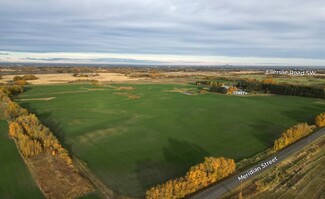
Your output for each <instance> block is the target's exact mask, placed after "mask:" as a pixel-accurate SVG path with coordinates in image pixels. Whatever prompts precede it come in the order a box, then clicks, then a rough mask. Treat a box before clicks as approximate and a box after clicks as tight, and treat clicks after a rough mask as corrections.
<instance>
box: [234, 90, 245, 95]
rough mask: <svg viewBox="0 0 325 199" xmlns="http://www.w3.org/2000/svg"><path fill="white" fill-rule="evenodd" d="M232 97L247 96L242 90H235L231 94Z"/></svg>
mask: <svg viewBox="0 0 325 199" xmlns="http://www.w3.org/2000/svg"><path fill="white" fill-rule="evenodd" d="M232 94H233V95H247V94H248V93H247V92H246V91H243V90H237V91H234V92H233V93H232Z"/></svg>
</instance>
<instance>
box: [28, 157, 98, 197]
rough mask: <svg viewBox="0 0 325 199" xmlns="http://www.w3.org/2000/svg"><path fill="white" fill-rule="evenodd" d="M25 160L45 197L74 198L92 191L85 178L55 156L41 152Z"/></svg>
mask: <svg viewBox="0 0 325 199" xmlns="http://www.w3.org/2000/svg"><path fill="white" fill-rule="evenodd" d="M25 162H26V164H27V166H28V167H29V169H30V170H31V173H32V174H33V176H34V178H35V179H36V181H37V183H38V185H39V187H40V189H41V190H42V192H43V193H44V195H45V196H46V197H47V198H53V199H56V198H57V199H61V198H76V197H79V196H82V195H85V194H87V193H89V192H91V191H94V188H93V186H92V184H91V183H90V182H89V181H88V180H87V179H85V178H83V177H81V175H80V174H79V173H78V172H77V171H75V170H74V169H73V168H72V167H69V166H67V164H66V163H65V162H64V161H63V160H62V159H60V158H57V157H56V156H52V155H49V154H41V155H38V156H35V157H32V158H25Z"/></svg>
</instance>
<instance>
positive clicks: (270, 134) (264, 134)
mask: <svg viewBox="0 0 325 199" xmlns="http://www.w3.org/2000/svg"><path fill="white" fill-rule="evenodd" d="M251 126H252V127H253V128H254V129H255V133H254V136H255V137H256V138H257V139H259V140H260V141H261V142H262V143H263V144H264V145H265V146H267V147H270V146H272V145H273V142H274V140H275V139H277V138H278V137H279V136H280V134H281V133H282V131H283V130H284V129H285V127H283V126H279V125H275V124H274V123H272V122H269V121H265V120H258V121H257V122H256V124H254V125H251Z"/></svg>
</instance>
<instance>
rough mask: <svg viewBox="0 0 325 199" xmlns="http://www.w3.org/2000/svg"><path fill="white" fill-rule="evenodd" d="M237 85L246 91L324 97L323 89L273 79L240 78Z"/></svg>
mask: <svg viewBox="0 0 325 199" xmlns="http://www.w3.org/2000/svg"><path fill="white" fill-rule="evenodd" d="M237 87H239V88H243V89H246V90H247V91H259V92H263V93H272V94H278V95H293V96H302V97H315V98H325V89H324V88H318V87H310V86H299V85H287V84H277V83H276V82H274V81H271V80H270V81H257V80H249V79H242V80H239V81H238V83H237Z"/></svg>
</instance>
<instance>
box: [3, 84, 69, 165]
mask: <svg viewBox="0 0 325 199" xmlns="http://www.w3.org/2000/svg"><path fill="white" fill-rule="evenodd" d="M20 91H22V90H21V87H20V86H17V85H12V86H6V87H0V100H1V102H5V103H6V104H7V108H6V110H5V116H6V117H7V119H8V120H9V136H11V137H12V138H14V139H15V140H16V142H17V146H18V148H19V150H20V152H21V154H22V155H23V156H25V157H32V156H35V155H38V154H40V153H44V152H45V153H49V154H52V155H57V156H58V157H59V158H61V159H63V160H65V161H66V163H67V164H68V165H70V166H72V159H71V157H70V155H69V153H68V151H67V150H66V149H65V148H63V146H62V145H61V144H60V142H59V140H58V139H57V138H56V137H55V136H54V135H53V133H52V132H51V131H50V130H49V129H48V128H47V127H46V126H44V125H43V124H42V123H41V122H40V121H39V119H38V118H37V117H36V116H35V115H34V114H29V113H28V111H27V110H26V109H24V108H22V107H20V106H19V105H18V104H17V103H16V102H13V101H12V100H11V98H10V96H11V95H13V94H15V93H17V92H20Z"/></svg>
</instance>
